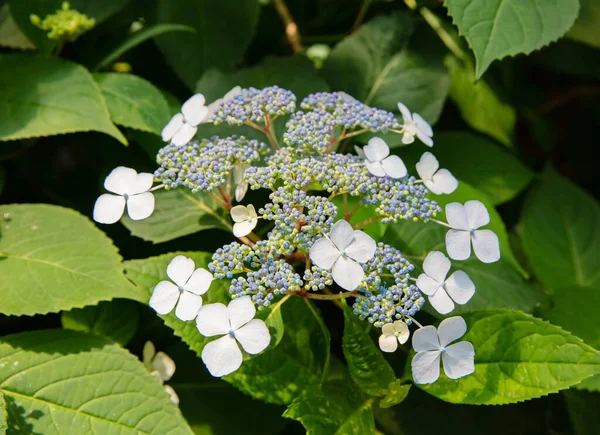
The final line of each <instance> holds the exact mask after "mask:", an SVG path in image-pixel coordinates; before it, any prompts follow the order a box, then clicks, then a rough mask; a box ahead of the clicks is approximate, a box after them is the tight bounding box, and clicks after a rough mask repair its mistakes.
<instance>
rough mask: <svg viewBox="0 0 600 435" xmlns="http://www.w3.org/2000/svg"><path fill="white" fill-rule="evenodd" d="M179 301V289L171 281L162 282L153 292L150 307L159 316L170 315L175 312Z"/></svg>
mask: <svg viewBox="0 0 600 435" xmlns="http://www.w3.org/2000/svg"><path fill="white" fill-rule="evenodd" d="M178 299H179V289H178V288H177V286H176V285H175V284H173V283H172V282H170V281H161V282H159V283H158V284H157V285H156V287H154V291H153V292H152V297H151V298H150V302H148V305H150V307H151V308H152V309H154V311H156V312H157V313H158V314H163V315H164V314H168V313H170V312H171V311H173V308H175V304H176V303H177V300H178Z"/></svg>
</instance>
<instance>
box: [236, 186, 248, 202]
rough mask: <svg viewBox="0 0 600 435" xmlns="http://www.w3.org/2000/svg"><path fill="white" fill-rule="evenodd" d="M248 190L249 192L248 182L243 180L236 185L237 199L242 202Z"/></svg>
mask: <svg viewBox="0 0 600 435" xmlns="http://www.w3.org/2000/svg"><path fill="white" fill-rule="evenodd" d="M246 192H248V183H246V182H245V181H242V182H241V183H239V184H238V185H237V186H236V187H235V200H236V201H237V202H240V201H241V200H242V199H244V196H246Z"/></svg>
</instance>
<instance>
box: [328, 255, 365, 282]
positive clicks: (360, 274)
mask: <svg viewBox="0 0 600 435" xmlns="http://www.w3.org/2000/svg"><path fill="white" fill-rule="evenodd" d="M331 275H332V276H333V280H334V281H335V282H336V284H337V285H339V286H340V287H341V288H343V289H344V290H348V291H352V290H355V289H356V287H358V286H359V284H360V283H361V281H362V280H363V278H364V277H365V271H364V270H363V268H362V266H361V265H360V264H358V263H357V262H356V261H354V260H352V259H350V258H348V257H345V256H341V257H340V258H338V260H337V261H336V262H335V264H334V265H333V268H332V269H331Z"/></svg>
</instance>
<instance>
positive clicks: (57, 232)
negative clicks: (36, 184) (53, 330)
mask: <svg viewBox="0 0 600 435" xmlns="http://www.w3.org/2000/svg"><path fill="white" fill-rule="evenodd" d="M0 216H3V221H2V222H1V223H0V230H1V231H2V232H1V234H2V237H0V276H2V277H3V279H2V280H0V312H1V313H2V314H8V315H23V314H25V315H33V314H45V313H55V312H57V311H61V310H69V309H71V308H80V307H83V306H86V305H93V304H97V303H98V302H100V301H105V300H110V299H113V298H119V297H121V298H128V299H134V300H138V301H144V302H145V301H146V300H147V299H146V294H145V293H142V292H140V291H138V290H137V289H136V288H135V287H134V286H132V285H131V283H130V282H129V281H127V279H125V277H124V275H123V264H122V263H121V256H120V255H119V253H118V251H117V248H115V246H114V245H113V244H112V242H111V240H110V239H109V238H108V237H106V235H105V234H104V233H103V232H102V231H100V230H99V229H98V228H96V227H95V226H94V224H92V222H90V221H89V220H88V219H87V218H85V217H84V216H82V215H80V214H79V213H77V212H75V211H73V210H69V209H66V208H62V207H57V206H53V205H45V204H9V205H3V206H0Z"/></svg>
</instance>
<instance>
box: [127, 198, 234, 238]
mask: <svg viewBox="0 0 600 435" xmlns="http://www.w3.org/2000/svg"><path fill="white" fill-rule="evenodd" d="M155 197H156V207H155V209H154V213H152V216H150V217H149V218H148V219H144V220H141V221H134V220H132V219H130V218H129V217H125V218H123V219H122V222H123V225H125V226H126V227H127V228H128V229H129V231H131V234H133V235H134V236H137V237H141V238H142V239H144V240H148V241H150V242H153V243H161V242H167V241H169V240H173V239H176V238H178V237H183V236H187V235H188V234H193V233H197V232H198V231H202V230H206V229H209V228H220V229H222V230H225V231H229V232H231V228H232V223H231V221H230V220H229V217H228V216H226V215H225V212H224V209H223V208H219V205H218V204H217V203H216V201H215V200H214V199H212V198H211V197H210V196H208V195H205V194H194V193H191V192H188V191H185V190H183V189H176V190H169V191H158V192H156V193H155Z"/></svg>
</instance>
